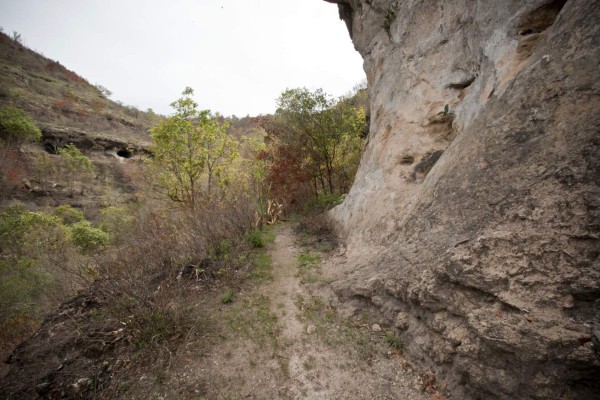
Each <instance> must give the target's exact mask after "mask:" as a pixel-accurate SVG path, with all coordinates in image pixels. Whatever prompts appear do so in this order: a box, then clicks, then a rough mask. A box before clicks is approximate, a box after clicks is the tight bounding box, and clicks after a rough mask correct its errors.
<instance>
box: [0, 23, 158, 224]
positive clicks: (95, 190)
mask: <svg viewBox="0 0 600 400" xmlns="http://www.w3.org/2000/svg"><path fill="white" fill-rule="evenodd" d="M107 94H108V92H107V91H106V89H104V88H101V87H100V88H99V87H96V86H93V85H91V84H90V83H88V82H87V81H86V80H85V79H84V78H83V77H81V76H79V75H78V74H77V73H75V72H73V71H70V70H69V69H67V68H66V67H65V66H63V65H61V64H60V63H59V62H57V61H53V60H51V59H48V58H46V57H44V56H42V55H40V54H38V53H36V52H35V51H33V50H31V49H29V48H27V47H26V46H24V45H23V44H21V43H20V42H19V41H18V40H13V39H12V38H10V37H8V36H7V35H5V34H4V33H0V106H3V105H12V106H15V107H18V108H20V109H22V110H25V111H26V112H27V113H29V115H30V116H31V117H32V118H33V119H34V121H35V122H36V124H37V125H38V127H39V128H40V130H41V132H42V139H41V141H39V142H36V143H32V144H29V145H26V146H25V147H24V148H23V153H22V154H21V155H15V154H11V153H10V152H9V153H7V154H6V155H5V157H4V158H5V160H6V161H5V162H8V160H9V159H10V160H13V161H14V160H16V161H14V162H12V163H11V164H10V165H3V169H5V170H6V169H8V170H10V171H9V172H8V173H5V174H4V175H5V178H6V179H7V181H5V182H4V184H3V190H2V191H3V195H2V196H1V197H0V202H7V201H12V200H14V199H18V200H20V201H22V202H25V203H27V204H31V205H32V206H37V207H42V206H53V205H58V204H64V203H69V204H73V205H76V206H77V207H79V208H83V209H84V211H85V212H86V213H89V215H90V216H92V217H93V216H94V215H95V214H96V210H95V209H96V208H98V206H99V203H100V202H101V201H103V200H104V201H105V202H106V201H108V202H109V203H116V204H118V203H122V202H126V201H128V200H127V199H128V198H131V196H132V195H133V193H134V189H133V187H131V184H130V178H129V177H128V176H127V172H126V171H125V170H126V169H128V168H130V167H128V166H126V164H124V161H126V159H136V158H138V156H140V155H142V154H143V153H144V152H146V151H147V148H148V146H149V145H150V143H151V140H150V136H149V135H148V130H149V129H150V127H151V126H152V124H154V123H155V122H156V119H157V116H156V115H152V114H151V115H148V114H147V113H145V112H142V111H139V110H137V109H136V108H135V107H132V106H125V105H122V104H119V103H117V102H115V101H112V100H110V99H108V98H107V96H106V95H107ZM68 144H74V145H75V146H76V147H77V148H78V149H79V150H81V151H82V152H83V154H84V155H86V156H88V157H90V158H91V160H92V161H93V162H94V164H95V166H96V177H95V179H94V180H92V181H87V182H85V184H84V183H83V182H81V185H82V187H81V188H80V190H85V191H87V195H86V196H79V197H78V198H73V196H71V194H67V193H65V186H66V184H65V182H64V178H65V177H64V176H62V177H61V176H60V175H59V174H58V172H56V171H55V170H56V165H57V162H58V161H57V157H56V154H57V153H58V151H59V150H60V149H61V148H62V147H64V146H66V145H68ZM17 159H18V160H17ZM38 164H39V165H40V166H39V167H38ZM53 171H54V172H53ZM5 172H6V171H5ZM57 174H58V175H57ZM41 175H43V177H41ZM42 181H43V182H42Z"/></svg>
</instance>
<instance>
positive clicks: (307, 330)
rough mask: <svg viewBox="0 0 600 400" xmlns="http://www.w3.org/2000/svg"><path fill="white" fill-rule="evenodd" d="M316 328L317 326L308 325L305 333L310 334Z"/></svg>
mask: <svg viewBox="0 0 600 400" xmlns="http://www.w3.org/2000/svg"><path fill="white" fill-rule="evenodd" d="M316 330H317V327H316V326H314V325H309V326H308V327H307V328H306V333H308V334H309V335H312V334H313V333H314V332H315V331H316Z"/></svg>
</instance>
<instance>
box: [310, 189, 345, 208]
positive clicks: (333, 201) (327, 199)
mask: <svg viewBox="0 0 600 400" xmlns="http://www.w3.org/2000/svg"><path fill="white" fill-rule="evenodd" d="M342 201H344V196H343V195H341V194H338V193H323V194H319V195H318V196H317V197H313V198H312V199H310V200H309V201H308V202H307V203H306V208H305V211H306V212H311V211H316V212H321V211H325V210H329V209H330V208H333V207H335V206H337V205H340V204H342Z"/></svg>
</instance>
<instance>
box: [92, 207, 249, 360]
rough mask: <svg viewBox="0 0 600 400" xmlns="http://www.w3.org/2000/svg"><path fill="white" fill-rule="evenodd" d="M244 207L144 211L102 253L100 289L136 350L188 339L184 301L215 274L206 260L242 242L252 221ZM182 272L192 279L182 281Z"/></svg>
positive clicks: (187, 321) (187, 322) (189, 323)
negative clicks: (225, 246)
mask: <svg viewBox="0 0 600 400" xmlns="http://www.w3.org/2000/svg"><path fill="white" fill-rule="evenodd" d="M248 204H249V202H247V201H242V200H241V199H238V200H237V201H231V202H222V203H219V204H218V205H215V204H213V205H212V206H210V207H209V206H206V207H197V208H196V209H195V210H191V209H187V208H186V209H176V210H168V211H162V212H161V211H157V208H156V205H155V206H154V207H152V206H148V207H144V208H143V209H141V210H139V211H138V214H137V216H136V218H135V221H136V222H135V223H134V226H133V227H131V231H130V232H129V234H127V235H124V236H125V239H124V240H123V242H122V243H121V244H120V245H117V246H113V247H112V248H111V249H110V250H109V251H107V252H106V253H105V254H104V256H103V259H102V260H100V261H99V265H101V266H102V267H101V270H100V275H101V277H102V278H101V280H100V281H99V282H98V284H99V285H100V287H101V288H102V290H103V292H104V293H105V295H106V296H107V297H109V298H112V300H111V301H110V304H109V312H110V313H111V314H112V315H113V316H114V317H116V318H118V319H119V320H121V321H126V323H127V324H128V326H129V327H130V328H131V330H132V332H131V334H132V335H133V342H134V343H136V345H137V346H138V347H139V348H140V349H141V348H145V347H151V346H153V345H156V344H159V343H161V342H163V341H169V342H171V341H173V339H175V338H178V337H181V336H186V335H187V334H188V332H189V330H190V329H191V328H192V327H193V323H192V322H193V321H192V320H191V319H192V318H193V316H192V315H190V313H186V312H184V311H183V310H182V308H183V305H184V304H185V301H183V300H182V299H183V297H184V296H186V293H187V292H188V291H187V289H188V288H189V286H190V285H192V284H194V285H195V284H197V283H198V282H197V281H198V280H199V279H200V280H202V279H204V280H209V279H210V277H211V276H214V275H215V271H213V270H211V263H210V256H211V252H214V249H215V248H219V244H221V243H223V241H225V240H230V241H231V242H234V243H236V242H240V241H242V238H243V235H244V233H245V232H246V231H247V230H248V229H249V228H250V227H251V226H252V222H253V220H252V210H251V208H250V207H248ZM214 268H216V267H213V268H212V269H214ZM186 272H189V273H190V275H192V277H193V278H195V279H193V280H190V279H181V275H182V274H185V273H186ZM175 342H176V341H175Z"/></svg>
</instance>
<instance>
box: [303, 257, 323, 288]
mask: <svg viewBox="0 0 600 400" xmlns="http://www.w3.org/2000/svg"><path fill="white" fill-rule="evenodd" d="M320 259H321V257H320V256H319V254H317V253H312V252H308V251H303V252H302V253H300V255H299V256H298V277H300V278H301V279H302V280H303V281H304V282H306V283H315V282H319V281H320V279H321V269H320V268H319V261H320Z"/></svg>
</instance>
